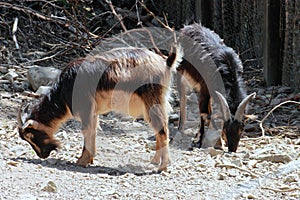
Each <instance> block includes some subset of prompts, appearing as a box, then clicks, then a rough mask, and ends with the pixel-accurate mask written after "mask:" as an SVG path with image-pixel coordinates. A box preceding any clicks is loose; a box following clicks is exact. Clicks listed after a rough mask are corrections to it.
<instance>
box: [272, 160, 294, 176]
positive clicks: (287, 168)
mask: <svg viewBox="0 0 300 200" xmlns="http://www.w3.org/2000/svg"><path fill="white" fill-rule="evenodd" d="M299 168H300V158H298V159H297V160H293V161H291V162H289V163H288V164H286V165H282V166H280V167H279V169H278V171H277V172H276V174H278V175H285V174H288V173H291V172H294V171H297V170H299Z"/></svg>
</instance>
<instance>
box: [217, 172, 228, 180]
mask: <svg viewBox="0 0 300 200" xmlns="http://www.w3.org/2000/svg"><path fill="white" fill-rule="evenodd" d="M226 176H227V175H226V174H224V173H220V174H219V176H218V180H225V178H226Z"/></svg>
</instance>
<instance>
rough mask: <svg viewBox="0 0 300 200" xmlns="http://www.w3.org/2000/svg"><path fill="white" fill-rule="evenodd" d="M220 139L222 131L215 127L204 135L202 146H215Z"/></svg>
mask: <svg viewBox="0 0 300 200" xmlns="http://www.w3.org/2000/svg"><path fill="white" fill-rule="evenodd" d="M219 139H220V133H219V131H217V130H214V129H208V130H207V132H206V133H205V135H204V138H203V143H202V146H201V147H202V148H208V147H214V146H215V145H216V144H217V142H218V140H219Z"/></svg>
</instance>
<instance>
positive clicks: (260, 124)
mask: <svg viewBox="0 0 300 200" xmlns="http://www.w3.org/2000/svg"><path fill="white" fill-rule="evenodd" d="M287 103H295V104H298V105H300V102H297V101H285V102H282V103H280V104H278V105H277V106H275V107H274V108H272V109H271V110H270V111H269V112H268V113H267V115H266V116H265V117H264V118H263V119H262V120H261V121H258V122H259V127H260V129H261V132H262V133H261V137H265V129H264V128H263V122H264V121H265V120H266V119H267V117H269V115H270V114H271V113H272V112H273V111H274V110H276V109H277V108H279V107H280V106H282V105H284V104H287Z"/></svg>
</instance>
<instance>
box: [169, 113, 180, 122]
mask: <svg viewBox="0 0 300 200" xmlns="http://www.w3.org/2000/svg"><path fill="white" fill-rule="evenodd" d="M178 120H179V116H178V114H171V115H169V122H170V123H174V122H175V121H178Z"/></svg>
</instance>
